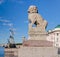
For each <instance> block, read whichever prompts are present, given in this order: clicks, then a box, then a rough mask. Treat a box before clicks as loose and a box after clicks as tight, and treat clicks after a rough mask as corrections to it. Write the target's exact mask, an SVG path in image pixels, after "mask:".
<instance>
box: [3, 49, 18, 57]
mask: <svg viewBox="0 0 60 57" xmlns="http://www.w3.org/2000/svg"><path fill="white" fill-rule="evenodd" d="M4 57H18V49H17V48H6V49H5V56H4Z"/></svg>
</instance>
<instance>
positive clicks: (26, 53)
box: [18, 47, 58, 57]
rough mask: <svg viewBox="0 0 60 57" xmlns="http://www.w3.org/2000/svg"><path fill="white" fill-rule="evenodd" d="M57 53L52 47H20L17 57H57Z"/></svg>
mask: <svg viewBox="0 0 60 57" xmlns="http://www.w3.org/2000/svg"><path fill="white" fill-rule="evenodd" d="M57 51H58V50H57V48H54V47H21V48H20V49H19V51H18V57H58V53H57Z"/></svg>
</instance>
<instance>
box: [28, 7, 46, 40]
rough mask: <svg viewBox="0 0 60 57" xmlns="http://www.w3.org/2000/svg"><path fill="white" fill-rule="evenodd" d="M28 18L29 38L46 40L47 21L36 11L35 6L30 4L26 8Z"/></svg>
mask: <svg viewBox="0 0 60 57" xmlns="http://www.w3.org/2000/svg"><path fill="white" fill-rule="evenodd" d="M28 19H29V39H30V40H46V35H47V32H46V30H45V29H46V26H47V21H46V20H44V19H43V18H42V17H41V15H40V14H39V13H38V9H37V7H36V6H30V7H29V9H28ZM42 35H43V36H42Z"/></svg>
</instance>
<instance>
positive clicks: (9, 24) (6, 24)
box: [3, 23, 13, 27]
mask: <svg viewBox="0 0 60 57" xmlns="http://www.w3.org/2000/svg"><path fill="white" fill-rule="evenodd" d="M3 25H4V26H9V27H13V24H12V23H3Z"/></svg>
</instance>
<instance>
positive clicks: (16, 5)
mask: <svg viewBox="0 0 60 57" xmlns="http://www.w3.org/2000/svg"><path fill="white" fill-rule="evenodd" d="M30 5H36V6H37V7H38V12H39V14H40V15H41V16H42V17H43V18H44V19H45V20H47V22H48V26H47V29H46V30H49V29H54V27H56V26H57V25H59V24H60V0H0V43H7V39H8V38H9V34H10V33H9V29H10V28H11V27H13V28H14V32H15V35H14V39H15V42H16V43H18V42H22V36H25V37H26V38H28V13H27V10H28V8H29V6H30Z"/></svg>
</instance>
